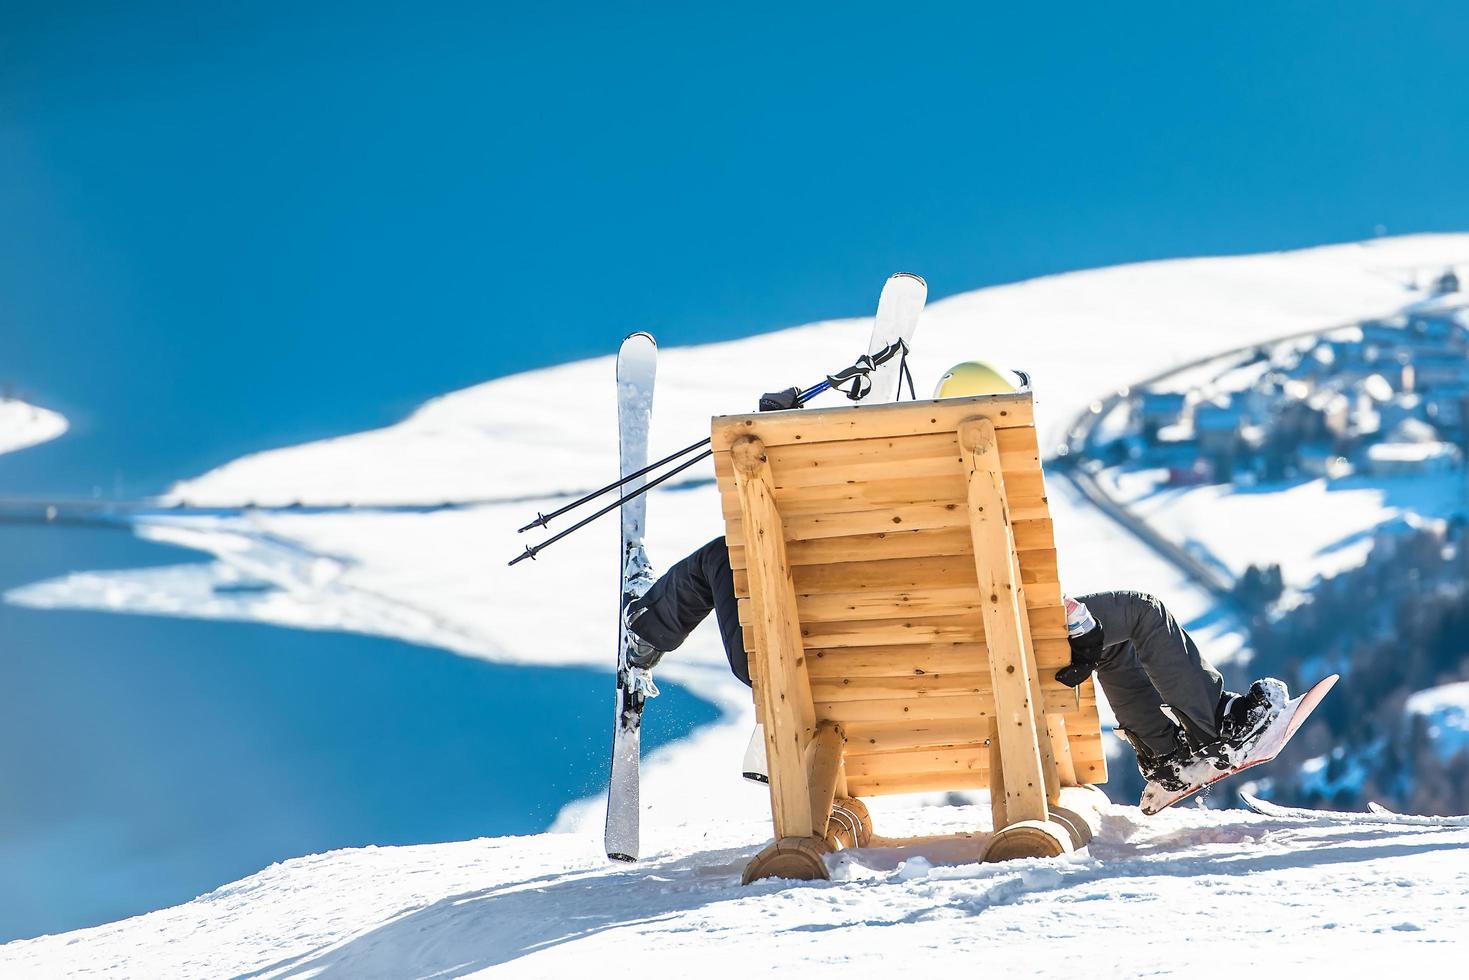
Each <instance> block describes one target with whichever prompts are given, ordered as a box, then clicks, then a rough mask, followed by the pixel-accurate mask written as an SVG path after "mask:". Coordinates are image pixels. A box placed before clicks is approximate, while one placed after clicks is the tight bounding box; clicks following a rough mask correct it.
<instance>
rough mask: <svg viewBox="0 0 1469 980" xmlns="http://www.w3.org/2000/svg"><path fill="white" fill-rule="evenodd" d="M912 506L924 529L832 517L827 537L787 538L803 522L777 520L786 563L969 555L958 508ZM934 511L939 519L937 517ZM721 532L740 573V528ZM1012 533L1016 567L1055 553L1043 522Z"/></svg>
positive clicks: (914, 523)
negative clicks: (926, 517) (921, 512)
mask: <svg viewBox="0 0 1469 980" xmlns="http://www.w3.org/2000/svg"><path fill="white" fill-rule="evenodd" d="M916 506H918V507H921V508H927V509H929V511H926V512H930V511H931V512H933V513H934V517H933V520H932V521H931V522H927V523H925V522H924V521H923V520H922V519H921V518H920V519H910V518H912V511H911V510H909V509H907V508H903V507H897V508H890V509H884V510H872V511H863V512H860V513H855V514H833V515H830V516H831V518H832V522H833V523H828V524H827V525H826V526H825V527H823V528H821V531H828V530H830V531H832V532H833V533H832V534H830V535H824V534H820V533H813V534H808V535H805V536H802V535H799V534H796V533H793V531H792V527H793V526H795V525H796V524H799V522H800V521H802V520H805V519H803V518H794V519H791V518H786V517H785V516H784V515H782V518H781V520H782V524H783V526H784V527H785V529H786V557H787V559H788V560H789V561H790V563H791V564H792V565H825V564H829V563H831V562H846V561H884V560H892V559H896V558H930V557H936V556H943V555H971V554H973V553H974V543H973V541H972V540H970V536H969V515H968V511H967V510H966V508H965V506H964V504H963V503H962V502H961V503H952V502H951V503H942V504H940V503H934V502H924V503H922V504H919V505H916ZM939 511H941V512H942V515H943V516H942V517H940V516H937V512H939ZM895 516H896V517H898V518H899V520H898V521H897V522H895V521H894V517H895ZM903 520H908V523H906V524H904V523H903ZM725 527H726V531H727V532H728V533H727V534H726V536H725V540H726V542H728V541H735V542H738V543H736V544H733V545H730V549H729V565H730V567H731V568H744V567H745V547H744V544H743V541H744V527H743V525H742V524H741V522H740V521H739V520H738V519H731V520H730V521H727V522H726V524H725ZM1013 533H1014V535H1015V547H1016V548H1017V549H1018V550H1019V551H1020V552H1021V561H1022V563H1023V562H1024V561H1026V560H1027V559H1028V557H1029V553H1030V552H1037V551H1054V550H1055V547H1056V537H1055V532H1054V529H1053V528H1052V525H1051V522H1050V521H1048V520H1030V521H1016V522H1015V524H1014V527H1013Z"/></svg>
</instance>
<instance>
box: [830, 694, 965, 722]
mask: <svg viewBox="0 0 1469 980" xmlns="http://www.w3.org/2000/svg"><path fill="white" fill-rule="evenodd" d="M993 713H994V701H993V699H991V698H988V697H979V696H977V695H957V696H955V697H947V698H925V699H919V698H907V699H902V698H881V699H877V700H871V701H818V702H816V715H817V717H818V718H820V719H821V720H823V721H834V722H837V723H838V724H841V725H843V726H844V727H845V726H846V725H848V724H850V723H853V722H865V721H904V720H911V721H919V720H922V721H953V720H956V719H960V718H987V717H989V716H990V715H991V714H993Z"/></svg>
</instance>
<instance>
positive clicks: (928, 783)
mask: <svg viewBox="0 0 1469 980" xmlns="http://www.w3.org/2000/svg"><path fill="white" fill-rule="evenodd" d="M989 785H990V777H989V769H988V768H985V769H974V770H969V771H967V772H933V773H920V774H916V775H912V776H874V777H869V778H866V779H848V780H847V790H848V792H850V793H851V794H852V795H853V796H892V795H894V794H897V793H945V792H951V791H956V790H976V789H989Z"/></svg>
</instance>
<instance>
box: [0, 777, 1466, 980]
mask: <svg viewBox="0 0 1469 980" xmlns="http://www.w3.org/2000/svg"><path fill="white" fill-rule="evenodd" d="M877 820H878V827H879V829H886V830H887V831H888V832H889V833H892V834H907V833H912V832H915V831H919V830H923V831H944V832H951V833H954V832H962V831H965V830H974V829H977V828H980V827H984V826H986V825H987V824H988V822H989V808H988V807H987V806H967V807H942V806H941V807H935V808H931V809H928V810H924V811H912V810H908V811H898V812H894V813H884V812H881V811H879V812H878V813H877ZM767 827H768V823H766V822H763V821H759V820H752V819H738V820H734V821H730V820H727V819H724V817H723V815H722V814H721V815H717V817H716V816H715V815H711V816H710V818H709V819H704V820H700V821H697V822H693V823H688V824H684V825H681V826H678V827H674V828H668V829H666V830H665V831H664V832H663V833H662V835H661V836H660V837H659V839H658V841H657V844H658V849H657V851H656V852H655V853H653V854H651V855H649V856H648V857H647V859H646V860H645V861H644V862H643V863H641V864H639V865H638V866H637V867H633V868H629V867H626V866H619V867H616V868H609V867H608V866H607V864H606V861H605V859H603V858H602V856H601V855H600V854H599V853H597V848H596V846H595V843H596V842H595V840H593V839H588V838H585V837H579V836H574V835H562V834H542V835H540V836H537V837H515V838H499V839H485V840H477V841H468V842H464V843H458V844H439V845H433V846H422V847H399V848H364V849H361V850H355V851H337V852H334V853H330V854H323V855H318V856H315V857H308V858H300V859H297V860H293V861H289V862H286V863H284V864H279V865H274V866H272V867H270V868H267V869H266V870H265V871H263V872H261V873H260V874H257V875H254V876H252V877H250V878H247V879H245V880H244V881H240V882H237V883H235V884H233V885H228V886H226V887H224V888H221V889H219V890H217V891H215V892H212V893H211V894H208V895H205V896H203V897H201V898H199V899H196V900H195V901H193V902H190V903H188V904H186V905H182V906H179V907H177V908H173V909H167V910H164V911H161V912H155V913H152V914H150V915H145V916H140V917H138V918H136V919H130V920H128V921H126V922H122V923H118V924H116V925H109V926H102V927H100V928H96V929H89V930H86V931H84V932H80V933H73V934H71V935H67V936H58V937H53V938H45V939H39V940H33V941H28V942H17V943H12V944H10V945H8V946H5V947H0V973H3V974H4V975H6V976H37V977H39V976H46V977H53V976H57V977H59V976H94V977H150V978H151V977H224V976H248V977H252V978H267V977H342V978H352V980H369V978H374V977H383V978H394V980H401V978H409V977H447V976H453V977H461V976H470V975H475V976H478V975H481V974H483V975H491V976H495V977H535V978H549V977H556V978H561V977H566V978H607V980H611V978H617V977H630V978H638V980H650V978H661V977H682V976H699V977H710V978H714V977H720V978H722V977H740V978H746V977H756V976H791V977H812V976H822V977H826V976H830V977H845V978H850V977H879V976H894V975H908V976H915V977H934V976H970V975H978V974H985V975H1012V976H1026V977H1136V976H1161V975H1171V974H1174V973H1178V974H1182V975H1188V976H1214V975H1226V976H1237V975H1241V974H1246V975H1251V976H1271V977H1273V976H1299V977H1333V978H1346V977H1366V976H1387V975H1391V971H1393V970H1395V969H1402V968H1403V967H1409V968H1411V969H1412V970H1413V971H1414V973H1415V975H1425V974H1427V975H1441V976H1456V975H1459V974H1460V973H1461V972H1462V966H1463V960H1462V957H1463V947H1462V945H1461V944H1462V942H1463V926H1464V922H1465V915H1466V899H1465V895H1466V894H1469V858H1466V857H1465V853H1466V850H1469V830H1465V829H1462V828H1461V829H1457V830H1438V829H1433V828H1423V827H1399V826H1391V825H1379V826H1375V827H1371V828H1367V829H1365V830H1364V828H1362V827H1359V826H1351V825H1346V826H1342V825H1334V824H1331V823H1329V822H1327V821H1292V820H1281V819H1270V818H1265V817H1258V816H1254V815H1249V814H1245V813H1242V812H1239V811H1235V812H1228V813H1221V812H1218V811H1205V810H1198V809H1194V808H1187V809H1182V810H1177V811H1167V812H1165V813H1163V814H1161V815H1159V816H1157V817H1152V818H1145V817H1142V816H1141V815H1140V814H1139V812H1138V811H1137V810H1136V809H1135V808H1132V807H1121V806H1113V807H1110V808H1108V810H1107V811H1106V813H1105V815H1104V826H1103V829H1102V833H1101V835H1100V836H1099V837H1098V838H1097V839H1096V840H1095V841H1093V843H1092V845H1091V847H1090V849H1089V850H1090V853H1089V854H1086V855H1079V856H1076V857H1073V858H1068V859H1058V860H1054V861H1017V862H1011V863H1007V864H999V865H993V864H992V865H982V864H978V863H976V862H975V853H976V851H977V845H976V846H969V847H966V846H964V845H956V844H950V845H948V846H946V847H944V848H928V849H925V853H926V855H927V859H924V858H920V857H918V856H917V855H916V854H915V852H914V850H913V849H907V850H902V849H876V848H874V849H870V850H863V851H848V852H843V853H842V854H841V855H840V860H839V861H838V862H837V865H836V878H837V879H838V880H836V881H832V882H829V883H828V882H823V883H819V884H817V883H801V884H797V883H792V882H775V881H767V882H762V883H759V884H757V885H753V886H750V887H748V888H742V887H741V886H740V884H739V873H740V868H741V867H742V865H743V864H744V862H745V860H746V859H747V858H748V856H749V855H750V853H751V851H752V849H753V848H752V843H751V842H752V841H756V840H758V839H760V838H761V837H762V836H764V835H765V834H766V833H767ZM1429 971H1442V972H1439V973H1437V974H1433V973H1429Z"/></svg>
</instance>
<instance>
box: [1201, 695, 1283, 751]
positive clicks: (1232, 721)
mask: <svg viewBox="0 0 1469 980" xmlns="http://www.w3.org/2000/svg"><path fill="white" fill-rule="evenodd" d="M1289 700H1290V692H1289V691H1288V690H1286V687H1285V684H1283V683H1282V682H1280V681H1278V680H1276V679H1275V678H1273V677H1265V678H1262V679H1260V680H1258V681H1255V682H1254V683H1253V684H1251V685H1250V689H1249V690H1248V691H1246V692H1245V693H1244V694H1233V693H1231V692H1229V691H1225V692H1224V693H1223V694H1222V695H1220V698H1219V712H1218V714H1217V715H1216V719H1215V720H1216V722H1217V724H1218V726H1219V741H1220V742H1221V743H1222V744H1223V745H1225V746H1227V747H1228V748H1229V749H1230V750H1231V751H1232V752H1234V753H1235V754H1236V755H1243V754H1244V752H1245V750H1246V749H1247V748H1249V746H1250V745H1251V744H1252V743H1253V742H1254V741H1255V739H1256V738H1258V737H1259V735H1260V733H1261V732H1263V731H1264V730H1265V727H1266V726H1267V725H1269V724H1270V722H1271V721H1272V720H1273V719H1274V718H1275V716H1276V715H1278V714H1279V713H1280V710H1281V709H1282V708H1284V707H1285V704H1286V702H1287V701H1289Z"/></svg>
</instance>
